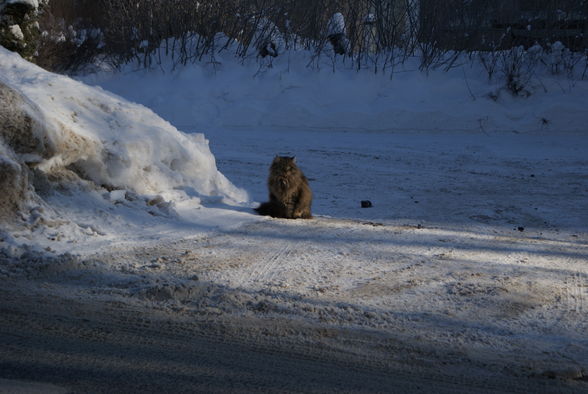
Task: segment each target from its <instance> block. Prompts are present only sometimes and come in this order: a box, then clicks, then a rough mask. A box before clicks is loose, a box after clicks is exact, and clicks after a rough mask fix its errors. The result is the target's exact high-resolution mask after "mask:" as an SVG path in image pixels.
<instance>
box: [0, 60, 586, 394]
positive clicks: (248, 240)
mask: <svg viewBox="0 0 588 394" xmlns="http://www.w3.org/2000/svg"><path fill="white" fill-rule="evenodd" d="M1 55H2V56H1V57H0V59H1V62H0V64H1V65H2V67H3V68H2V74H1V75H2V76H3V79H2V82H4V83H7V84H8V85H10V86H13V87H16V88H17V89H18V90H19V91H20V92H21V93H22V94H24V95H25V96H26V97H28V98H30V99H31V100H32V101H33V102H34V103H35V104H36V105H37V106H38V107H39V111H41V112H42V113H43V114H44V116H46V117H50V119H49V122H48V124H49V125H51V124H54V123H52V121H51V119H58V120H61V121H62V122H64V123H65V122H67V123H66V124H67V125H68V126H69V125H71V127H69V129H70V130H73V132H74V133H79V134H82V135H84V136H87V138H90V139H92V140H96V141H100V143H101V144H100V145H99V149H98V152H108V153H106V154H105V153H97V154H96V155H95V156H93V157H97V158H98V159H96V160H95V162H94V163H92V162H89V161H88V160H86V158H85V157H83V158H81V159H80V158H79V157H75V158H74V160H73V161H72V162H70V163H68V165H69V164H71V163H73V162H77V161H78V160H82V161H83V163H85V164H86V165H88V166H90V167H87V168H92V169H93V168H100V166H101V165H103V166H106V167H107V168H111V170H110V171H106V174H108V176H109V177H108V178H95V177H91V176H90V177H87V178H86V179H84V180H83V181H84V182H85V183H84V182H81V184H83V185H86V186H85V187H80V186H79V185H80V181H79V180H77V178H76V179H74V180H75V183H74V184H75V187H74V186H72V184H68V183H67V182H65V181H63V179H62V178H59V182H58V184H57V185H56V186H55V185H54V186H51V187H50V192H48V193H45V194H42V195H40V196H39V198H40V199H41V203H39V202H38V201H39V200H33V203H32V205H33V206H32V208H30V211H29V212H25V213H26V215H25V219H26V222H27V223H29V224H31V225H30V226H28V227H27V226H24V227H22V226H21V227H18V228H14V229H9V231H4V232H3V233H2V239H1V244H0V245H1V246H2V249H1V252H0V294H1V295H2V297H1V299H2V300H3V301H2V304H1V307H2V310H3V315H4V317H5V318H4V319H3V320H2V322H0V348H1V349H3V350H5V351H3V352H2V356H0V359H1V360H2V369H0V371H3V372H2V374H1V375H0V378H4V379H10V380H19V379H26V380H36V381H44V382H49V383H51V384H55V385H58V386H63V387H66V388H70V389H73V390H77V391H100V390H102V389H104V388H113V389H116V390H119V391H157V390H158V389H159V390H164V389H165V388H166V387H169V385H170V384H174V385H175V387H178V388H180V391H181V390H186V391H189V390H191V389H192V390H194V388H198V389H200V390H206V391H230V390H233V391H253V390H255V388H258V389H260V388H261V389H264V390H266V391H275V392H284V391H312V390H314V391H319V392H328V391H351V392H362V391H365V392H383V391H394V389H396V390H397V391H400V392H407V391H413V392H431V391H438V392H460V391H461V392H496V391H507V392H585V391H588V383H587V376H588V339H587V338H588V317H587V313H586V312H587V308H588V304H587V303H588V159H587V158H586V154H585V152H586V151H587V150H588V139H587V138H586V129H585V125H586V124H588V122H587V121H588V113H587V112H586V110H585V104H586V101H585V97H586V96H585V93H586V90H587V89H588V86H587V85H588V84H586V82H577V83H576V86H575V87H574V88H573V89H568V88H557V89H554V90H549V91H548V92H545V91H541V90H540V91H537V94H536V95H534V96H531V97H530V98H528V99H521V98H518V99H515V98H512V97H508V96H507V95H506V94H505V93H504V92H503V93H502V94H501V97H500V99H499V100H498V101H494V100H493V99H490V98H488V97H487V96H486V95H487V93H488V92H490V91H495V90H496V86H493V85H492V84H488V83H487V82H484V81H483V78H482V77H479V76H478V77H477V78H473V77H472V80H470V81H469V85H470V87H469V89H470V90H472V91H473V92H474V95H475V97H476V98H475V100H474V99H473V98H472V96H471V95H470V93H469V92H468V87H467V86H466V84H465V82H464V77H463V75H464V72H463V71H461V70H459V71H456V72H453V73H450V74H442V73H433V75H430V76H429V77H425V76H423V75H420V74H418V73H411V74H406V77H405V78H400V77H399V78H393V79H392V80H389V78H388V77H384V76H377V75H376V76H374V75H373V74H371V73H364V74H361V73H360V74H355V73H354V72H349V70H347V71H345V70H343V71H341V72H338V73H335V74H333V73H332V72H331V71H328V72H327V71H326V70H323V71H317V72H312V71H308V70H306V71H304V72H303V70H302V69H300V68H296V67H292V66H291V64H288V65H287V64H279V63H276V64H274V66H273V67H272V68H269V69H265V70H264V73H262V74H261V75H260V74H259V73H257V72H258V71H259V70H258V69H257V67H256V66H251V67H248V66H245V67H242V68H241V67H240V66H238V65H235V64H231V63H230V60H227V61H226V62H225V63H223V66H222V68H221V70H220V71H218V72H216V73H213V72H211V70H210V69H209V67H210V66H207V65H204V66H198V65H197V66H192V67H188V68H186V69H181V70H179V71H175V72H168V73H165V74H163V73H161V72H159V71H151V72H139V73H132V72H128V71H127V72H123V73H120V74H108V73H107V74H101V75H95V76H88V77H84V78H83V79H84V80H85V81H86V82H90V83H100V85H101V86H103V87H104V88H106V89H109V90H113V91H114V92H115V93H117V94H120V95H122V96H123V97H125V98H128V99H131V100H133V101H137V102H139V103H141V104H143V105H145V106H146V107H149V108H151V109H153V110H154V111H155V112H156V113H158V114H159V115H162V116H163V117H164V118H165V119H166V120H168V121H169V122H171V124H173V125H174V126H175V127H177V128H178V129H180V130H183V131H184V132H188V133H194V132H203V133H205V137H206V139H208V140H209V141H210V143H209V147H208V146H207V145H206V144H205V143H204V137H197V138H194V137H191V136H190V135H193V134H188V135H184V134H182V133H181V132H178V131H177V130H176V129H175V127H174V126H171V125H169V124H167V123H165V122H162V121H161V120H158V119H157V118H156V117H155V115H153V114H152V113H151V112H150V111H148V110H147V109H146V108H145V107H141V106H138V107H137V106H133V105H132V104H130V103H127V102H126V101H125V100H124V99H123V98H122V97H117V96H115V95H112V94H110V93H107V92H104V91H102V90H95V89H90V88H87V87H85V86H84V85H81V84H79V83H77V82H73V81H71V80H68V79H65V78H62V77H56V76H52V75H48V74H44V73H42V72H41V71H39V70H37V69H35V68H31V66H27V65H25V64H24V63H23V62H22V61H19V60H17V59H15V58H14V57H13V56H12V55H8V54H6V53H4V52H3V53H1ZM286 66H288V67H291V69H290V72H286V71H285V67H286ZM15 69H16V70H17V71H18V72H17V71H10V70H15ZM467 72H469V71H467V70H466V75H467ZM256 73H257V74H256ZM474 74H475V73H474ZM254 75H255V77H254ZM6 76H8V77H6ZM146 81H148V83H146ZM42 83H46V84H47V86H42V87H41V84H42ZM562 83H563V82H562V81H561V80H559V79H558V78H553V79H550V80H544V81H543V84H544V85H545V86H559V87H561V86H562ZM64 87H67V88H64ZM86 89H87V90H86ZM61 92H64V93H61ZM350 92H353V94H350ZM44 93H47V94H46V95H45V96H44ZM78 95H81V97H82V98H84V100H85V99H86V98H88V97H93V98H95V99H96V100H98V101H97V102H98V104H96V106H95V107H92V106H91V107H90V108H88V109H87V112H85V111H83V109H85V108H86V106H87V104H84V105H82V106H81V107H82V109H80V108H79V107H78V106H77V105H78V104H79V103H78V102H79V101H82V102H85V101H83V100H81V99H80V98H79V97H80V96H78ZM50 97H55V98H56V99H57V101H58V103H65V104H60V105H61V106H56V105H55V104H51V101H52V100H55V99H51V98H50ZM70 98H71V99H70ZM111 100H114V102H115V103H117V104H116V106H117V107H116V108H117V109H116V110H114V111H110V112H109V111H102V112H99V111H97V110H96V108H98V109H100V108H101V107H102V105H101V104H100V102H101V101H102V102H104V101H106V102H107V103H112V101H111ZM112 105H114V104H112ZM68 106H75V108H73V109H72V107H68ZM62 108H65V109H63V110H62ZM352 109H353V111H352ZM66 110H70V111H71V112H75V113H76V114H78V115H76V116H74V117H72V116H70V114H69V112H66ZM51 111H55V112H54V113H53V112H51ZM94 113H99V114H100V115H96V118H92V117H91V115H92V114H94ZM104 113H106V115H104ZM121 113H122V114H121ZM55 114H57V115H55ZM123 115H124V116H125V118H124V119H125V121H124V122H121V121H120V119H121V117H122V116H123ZM51 116H53V118H51ZM68 116H69V118H68ZM73 118H77V119H80V118H81V119H82V121H75V122H74V121H73V120H71V119H73ZM88 119H92V122H90V121H88ZM541 119H546V120H547V123H545V122H542V121H541ZM117 121H118V124H117ZM136 122H139V123H136ZM108 124H111V125H112V124H114V125H115V129H114V130H116V132H111V131H108V130H113V129H112V128H110V127H108V126H105V125H108ZM121 124H122V126H121ZM154 124H156V125H158V127H159V129H158V130H154V129H155V127H153V125H154ZM76 125H78V126H76ZM79 125H82V126H79ZM76 127H77V128H76ZM103 128H106V129H107V131H103V130H102V129H103ZM126 128H130V130H129V133H127V131H126V130H125V129H126ZM48 130H49V131H50V130H60V129H59V128H55V127H54V128H53V129H52V128H48ZM143 131H144V133H143ZM48 135H50V136H51V135H53V134H51V133H50V132H49V133H48ZM114 141H120V142H117V143H114ZM170 141H172V142H173V144H176V143H178V141H179V145H181V146H182V147H183V148H180V147H179V145H173V144H172V142H170ZM190 141H191V142H190ZM194 141H195V142H194ZM192 143H195V144H196V145H188V147H186V144H192ZM117 144H123V145H124V146H125V147H130V148H129V149H130V150H117V149H114V148H112V147H113V146H116V145H117ZM137 146H148V147H151V149H152V151H148V150H142V151H141V150H133V149H131V148H132V147H137ZM164 147H166V148H165V149H164ZM209 148H210V150H208V149H209ZM183 149H186V150H183ZM178 150H179V151H180V152H187V153H186V156H181V157H179V158H180V162H176V164H175V165H172V164H171V163H172V162H173V161H174V159H175V158H176V157H175V155H176V154H177V152H178ZM164 151H165V152H166V153H167V154H166V155H163V156H160V153H161V152H164ZM121 152H122V153H121ZM129 152H130V153H129ZM133 152H139V153H136V154H135V153H133ZM148 152H154V153H148ZM194 152H197V153H194ZM117 153H118V156H117V155H116V154H117ZM190 154H194V155H195V156H192V157H191V156H190ZM275 154H289V155H296V156H297V160H298V162H299V165H300V167H301V168H302V170H303V171H304V172H305V174H306V175H307V177H308V178H309V180H310V185H311V187H312V189H313V191H314V194H315V200H314V204H313V212H314V214H315V218H314V219H311V220H296V221H292V220H276V219H269V218H263V217H259V216H255V215H254V214H253V212H252V211H251V207H252V206H254V202H255V201H263V200H264V199H265V198H266V193H267V192H266V186H265V182H266V180H265V179H266V176H267V170H268V166H269V163H270V162H271V159H272V158H273V156H274V155H275ZM15 155H16V154H15ZM113 155H114V156H115V157H123V158H125V159H127V160H126V161H128V167H126V168H131V169H133V170H134V171H135V169H136V172H132V173H130V174H131V175H129V178H121V174H122V175H124V174H127V175H128V174H129V172H125V171H122V172H116V171H114V172H113V170H112V168H113V167H109V166H112V165H113V163H120V162H121V160H112V157H113ZM17 156H18V155H16V156H14V157H17ZM178 156H179V154H178ZM17 158H18V157H17ZM49 159H50V158H49ZM204 159H206V160H204ZM11 160H12V159H11ZM14 160H17V159H14ZM190 160H196V161H197V162H199V163H202V162H205V163H209V164H207V165H206V167H205V168H206V170H204V171H203V170H201V169H199V168H194V167H191V165H190V163H186V161H190ZM54 161H55V160H54ZM122 161H123V162H125V160H122ZM136 161H140V163H141V164H140V165H137V166H135V165H134V164H135V162H136ZM146 163H147V164H146ZM146 165H151V166H154V167H155V168H157V169H158V174H160V176H158V177H157V178H156V179H158V180H160V182H159V183H158V184H156V185H155V186H153V187H152V188H151V189H147V188H146V186H145V185H148V184H150V183H149V179H150V177H149V175H148V174H147V175H145V172H143V171H142V169H144V168H145V166H146ZM178 166H179V167H178ZM68 168H73V171H74V172H75V171H77V169H76V168H74V167H68ZM114 168H115V169H117V168H118V167H114ZM174 168H176V169H178V168H179V169H178V170H177V171H179V172H180V173H181V174H182V177H178V176H176V175H177V174H176V173H175V171H176V170H175V169H174ZM200 168H202V167H200ZM217 168H218V171H217ZM193 172H194V173H193ZM147 173H148V172H147ZM221 173H222V174H224V175H220V174H221ZM76 174H78V176H79V172H76ZM137 174H138V175H137ZM202 176H205V177H206V179H209V180H212V181H210V182H214V181H215V180H216V181H218V182H219V183H218V184H217V185H219V186H218V187H216V188H213V187H209V185H210V183H209V182H208V181H203V180H202ZM225 176H226V178H228V180H230V182H231V183H229V181H228V180H227V179H226V178H225ZM170 178H171V179H173V180H174V182H173V183H170V182H169V179H170ZM104 179H106V180H108V181H109V182H110V183H116V186H117V187H115V188H112V187H107V188H105V187H103V186H102V183H103V180H104ZM113 179H114V180H115V181H116V182H114V181H113ZM121 179H123V180H124V179H130V181H127V182H126V183H125V182H124V181H120V180H121ZM49 182H50V185H52V184H51V179H49ZM88 182H89V183H90V186H88ZM107 183H108V182H107ZM233 185H235V186H233ZM157 196H161V197H160V198H158V197H157ZM361 200H370V201H371V202H372V203H373V207H372V208H361V207H360V201H361ZM34 201H37V203H36V204H37V205H38V206H41V207H42V208H43V209H42V210H40V209H36V210H35V209H34V206H35V203H34ZM35 218H37V219H35ZM39 218H43V219H42V220H41V219H39ZM35 220H36V221H35ZM23 242H24V243H25V244H27V245H29V246H21V243H23ZM48 251H49V252H48ZM53 252H55V253H53ZM65 252H68V253H70V254H61V253H65ZM216 352H218V353H216ZM207 368H208V369H207ZM64 371H69V372H68V373H65V372H64ZM72 371H73V372H72ZM329 376H331V377H329ZM0 387H2V386H1V381H0Z"/></svg>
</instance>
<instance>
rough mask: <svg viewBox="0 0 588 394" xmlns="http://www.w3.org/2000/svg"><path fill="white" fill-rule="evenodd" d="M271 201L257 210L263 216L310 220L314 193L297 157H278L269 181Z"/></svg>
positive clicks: (272, 167)
mask: <svg viewBox="0 0 588 394" xmlns="http://www.w3.org/2000/svg"><path fill="white" fill-rule="evenodd" d="M267 185H268V189H269V201H268V202H264V203H263V204H261V205H260V206H259V207H258V208H256V209H255V210H256V211H257V212H258V213H260V214H261V215H269V216H272V217H275V218H285V219H310V218H312V214H311V212H310V206H311V204H312V191H311V190H310V186H309V185H308V180H307V179H306V177H305V176H304V174H303V173H302V171H300V169H299V168H298V166H297V165H296V158H295V157H288V156H276V157H275V158H274V160H273V162H272V165H271V167H270V171H269V177H268V180H267Z"/></svg>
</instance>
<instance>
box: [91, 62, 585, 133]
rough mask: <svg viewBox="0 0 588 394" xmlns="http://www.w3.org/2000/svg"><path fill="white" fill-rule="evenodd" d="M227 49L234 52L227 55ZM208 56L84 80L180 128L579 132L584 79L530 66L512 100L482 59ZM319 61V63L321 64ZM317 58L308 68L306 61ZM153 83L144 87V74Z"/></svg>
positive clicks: (582, 125)
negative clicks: (377, 67) (452, 63)
mask: <svg viewBox="0 0 588 394" xmlns="http://www.w3.org/2000/svg"><path fill="white" fill-rule="evenodd" d="M228 52H230V51H228ZM228 52H222V53H219V54H216V55H215V58H214V62H206V61H203V62H200V63H196V64H193V65H188V66H186V67H177V68H172V66H169V65H167V64H165V59H164V65H163V67H164V68H165V70H166V71H165V72H161V70H160V69H153V70H146V71H145V70H140V71H137V72H133V71H134V70H133V68H134V67H133V66H132V65H129V66H127V67H126V68H125V69H124V72H120V73H111V72H106V73H103V74H98V75H90V76H85V77H83V80H84V81H87V82H88V83H91V84H94V83H96V84H98V85H100V86H102V87H104V88H105V89H107V90H110V91H113V92H115V93H117V94H120V95H121V96H123V97H126V98H128V99H130V100H133V101H136V102H138V103H141V104H144V105H146V106H147V107H149V108H151V109H153V110H154V111H155V112H157V113H158V114H159V115H160V116H162V117H163V118H164V119H167V120H169V121H170V122H172V123H173V124H174V125H175V126H176V127H181V128H182V129H183V130H186V131H188V130H195V131H205V132H209V131H210V130H213V129H219V130H226V129H240V130H247V131H258V130H266V131H267V130H270V131H276V130H338V131H349V130H352V131H359V130H362V131H395V132H398V131H451V132H454V131H468V132H470V131H476V132H480V131H482V132H495V131H499V132H504V131H508V132H511V131H512V132H521V133H524V132H542V131H557V132H584V131H585V129H586V127H585V125H586V121H587V119H588V115H587V114H586V110H585V107H586V100H585V97H587V96H588V81H570V80H568V79H567V77H566V76H565V75H552V74H551V72H550V71H548V70H536V75H534V76H533V77H529V82H528V84H527V88H528V89H529V90H530V92H531V93H532V94H531V96H530V97H527V98H522V97H513V96H512V94H511V93H510V92H508V91H507V90H506V89H505V88H504V86H505V79H504V77H502V76H496V77H495V79H494V80H492V81H489V80H488V74H487V73H486V72H485V71H484V69H483V67H482V66H481V65H480V64H479V63H473V64H470V63H469V61H468V60H467V59H462V60H463V64H461V65H460V66H459V67H457V66H456V67H455V68H453V69H451V70H449V71H445V70H430V71H429V72H428V73H425V72H422V71H420V70H419V65H418V61H417V60H416V59H409V61H407V63H406V64H405V65H399V66H398V67H397V69H396V70H395V72H394V73H393V74H391V73H390V72H381V71H380V72H378V73H377V74H375V73H374V71H373V70H370V69H364V70H361V71H359V72H358V71H357V70H356V69H354V68H353V67H351V66H350V65H349V64H345V63H343V62H342V61H341V59H340V58H337V59H334V60H333V59H330V58H329V57H328V56H323V57H322V58H319V59H318V60H313V59H314V58H313V54H312V53H308V52H305V51H293V52H292V53H291V54H285V55H283V56H279V57H277V58H275V59H272V60H271V63H264V62H266V61H265V60H264V61H258V60H256V59H247V60H245V62H244V64H241V61H240V60H238V59H235V58H234V56H232V54H231V53H228ZM317 63H318V64H317ZM309 64H314V66H313V67H308V65H309ZM147 79H148V80H149V81H150V82H149V84H145V83H144V81H145V80H147Z"/></svg>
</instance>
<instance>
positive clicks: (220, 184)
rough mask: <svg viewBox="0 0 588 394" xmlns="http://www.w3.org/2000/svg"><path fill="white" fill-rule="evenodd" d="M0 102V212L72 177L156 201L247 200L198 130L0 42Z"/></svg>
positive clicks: (7, 212) (20, 206)
mask: <svg viewBox="0 0 588 394" xmlns="http://www.w3.org/2000/svg"><path fill="white" fill-rule="evenodd" d="M0 102H1V103H2V105H1V106H0V121H1V122H2V126H1V128H0V167H1V169H2V171H1V172H0V173H1V175H0V186H1V187H2V188H3V189H4V190H5V191H7V193H5V194H4V196H3V199H2V200H1V202H0V218H4V219H7V218H9V217H11V216H12V217H14V216H15V214H16V212H17V211H19V210H20V211H22V209H23V208H24V205H26V204H27V203H28V202H31V201H33V200H34V199H37V198H39V197H38V194H39V193H37V191H38V190H36V189H35V188H39V187H40V186H39V185H35V186H33V184H35V183H39V182H38V181H39V179H41V180H43V181H44V184H45V186H47V184H48V185H49V186H48V187H49V189H50V188H51V187H53V186H55V185H57V184H60V187H64V184H68V183H69V184H74V183H77V184H83V185H84V188H86V189H91V190H94V191H95V190H104V189H106V190H108V191H113V190H120V191H121V192H120V193H122V194H123V195H124V193H125V192H132V193H135V194H139V195H147V196H151V198H152V199H155V200H154V201H156V202H158V201H168V202H172V203H173V202H178V201H186V200H191V201H193V202H194V201H195V202H196V204H194V205H198V204H199V203H200V201H201V199H202V198H210V197H212V198H214V200H215V201H217V200H222V201H223V202H225V203H228V204H237V203H240V202H244V201H246V200H247V198H248V197H247V194H246V193H245V192H244V191H242V190H240V189H238V188H236V187H235V186H233V185H232V184H231V183H230V182H229V181H228V180H227V179H226V178H225V177H224V176H223V175H222V174H221V173H220V172H219V171H218V170H217V167H216V162H215V158H214V156H213V155H212V153H211V152H210V149H209V147H208V141H207V140H206V139H205V137H204V136H203V135H202V134H191V135H187V134H184V133H182V132H180V131H178V130H177V129H176V128H174V127H173V126H171V125H170V124H169V123H168V122H166V121H164V120H163V119H161V118H160V117H158V116H157V115H155V114H154V113H153V112H152V111H151V110H149V109H147V108H145V107H143V106H141V105H137V104H133V103H130V102H128V101H126V100H124V99H122V98H121V97H118V96H116V95H113V94H110V93H108V92H106V91H103V90H102V89H100V88H94V87H90V86H87V85H85V84H83V83H80V82H77V81H74V80H72V79H70V78H68V77H65V76H60V75H56V74H52V73H49V72H46V71H44V70H43V69H41V68H39V67H37V66H35V65H33V64H31V63H29V62H27V61H25V60H23V59H22V58H21V57H20V56H18V55H16V54H14V53H11V52H9V51H7V50H5V49H4V48H1V47H0ZM52 185H53V186H52ZM66 187H67V186H66ZM45 192H47V190H45ZM157 196H160V197H157Z"/></svg>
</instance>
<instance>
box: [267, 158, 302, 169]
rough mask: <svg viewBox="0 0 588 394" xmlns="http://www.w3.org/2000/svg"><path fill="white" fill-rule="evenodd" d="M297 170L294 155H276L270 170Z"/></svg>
mask: <svg viewBox="0 0 588 394" xmlns="http://www.w3.org/2000/svg"><path fill="white" fill-rule="evenodd" d="M297 170H298V167H297V166H296V157H295V156H276V157H274V160H273V161H272V171H280V172H282V173H289V172H295V171H297Z"/></svg>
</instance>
